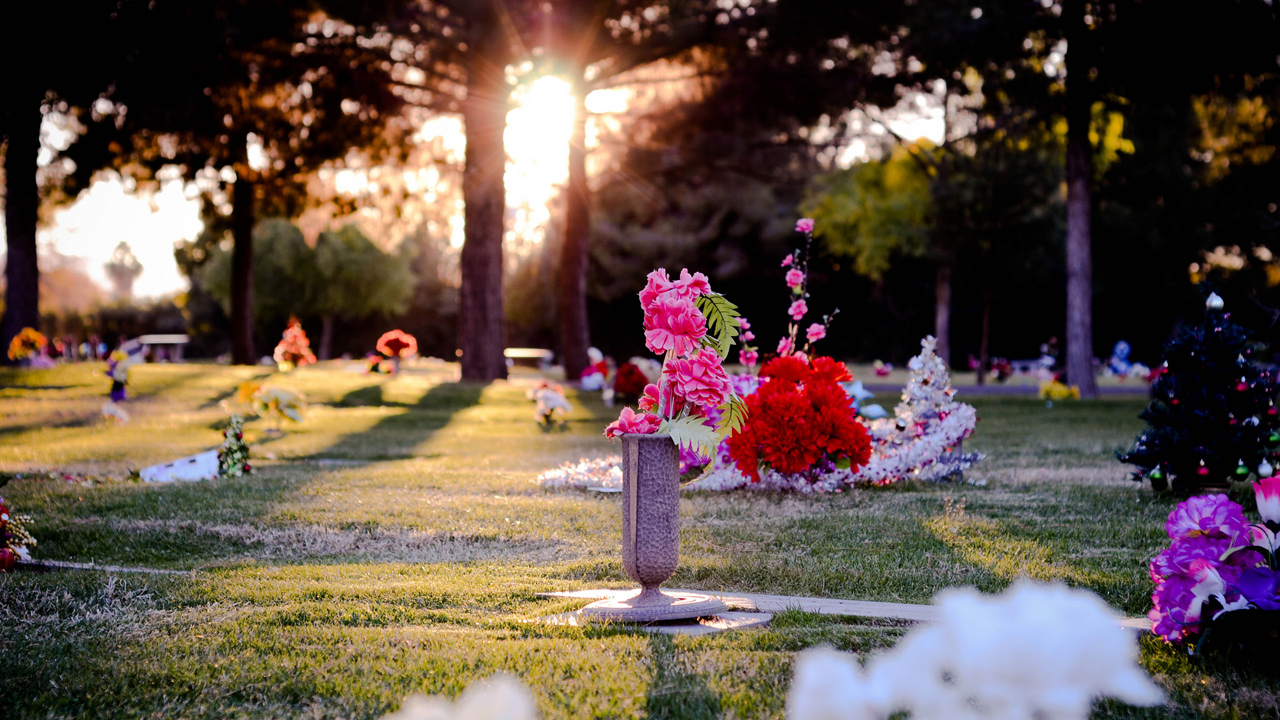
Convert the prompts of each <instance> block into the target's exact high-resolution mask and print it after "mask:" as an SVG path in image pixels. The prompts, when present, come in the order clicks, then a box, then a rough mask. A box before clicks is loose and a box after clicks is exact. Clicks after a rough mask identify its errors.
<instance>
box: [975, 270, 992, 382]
mask: <svg viewBox="0 0 1280 720" xmlns="http://www.w3.org/2000/svg"><path fill="white" fill-rule="evenodd" d="M990 367H991V288H989V287H984V288H983V289H982V337H981V338H979V340H978V384H979V385H986V384H987V369H988V368H990Z"/></svg>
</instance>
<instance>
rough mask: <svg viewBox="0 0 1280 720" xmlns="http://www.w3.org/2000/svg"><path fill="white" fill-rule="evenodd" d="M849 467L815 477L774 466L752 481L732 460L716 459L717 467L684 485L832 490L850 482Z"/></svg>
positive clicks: (815, 491)
mask: <svg viewBox="0 0 1280 720" xmlns="http://www.w3.org/2000/svg"><path fill="white" fill-rule="evenodd" d="M848 477H849V471H848V470H833V471H831V472H829V473H822V474H819V475H815V476H813V477H807V476H804V475H784V474H782V473H780V472H776V471H774V470H765V471H763V472H761V473H760V482H751V478H749V477H747V476H746V475H743V474H742V473H740V472H738V467H737V466H736V465H734V464H733V462H732V461H729V462H727V463H722V462H719V461H718V460H717V462H716V465H715V467H713V468H712V469H711V471H710V472H708V473H706V474H704V475H703V476H702V477H700V478H698V479H697V480H694V481H693V482H691V483H689V484H688V485H685V486H684V488H683V489H685V490H737V489H738V488H746V489H748V490H774V491H781V492H797V493H801V494H807V493H829V492H839V491H840V490H841V489H843V488H844V487H846V486H847V485H848Z"/></svg>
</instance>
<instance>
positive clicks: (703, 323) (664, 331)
mask: <svg viewBox="0 0 1280 720" xmlns="http://www.w3.org/2000/svg"><path fill="white" fill-rule="evenodd" d="M644 328H645V329H644V344H645V346H646V347H648V348H649V349H650V350H652V351H653V352H655V353H658V354H659V355H661V354H663V353H665V352H667V351H668V350H672V351H675V353H676V354H677V355H687V354H689V353H691V352H693V351H694V350H695V349H697V347H698V341H699V340H701V339H702V338H703V337H705V336H706V334H707V319H706V318H704V317H703V316H702V313H700V312H698V308H697V307H695V306H694V304H693V301H692V300H685V299H681V298H679V297H674V296H670V295H660V296H658V298H657V300H655V301H654V303H653V304H652V305H650V306H649V307H648V308H646V310H645V318H644Z"/></svg>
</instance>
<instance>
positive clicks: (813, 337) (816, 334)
mask: <svg viewBox="0 0 1280 720" xmlns="http://www.w3.org/2000/svg"><path fill="white" fill-rule="evenodd" d="M804 336H805V337H806V338H808V339H809V342H817V341H819V340H821V339H822V338H824V337H826V336H827V328H826V327H825V326H823V325H822V324H821V323H814V324H812V325H810V326H809V329H808V330H807V331H806V332H805V334H804Z"/></svg>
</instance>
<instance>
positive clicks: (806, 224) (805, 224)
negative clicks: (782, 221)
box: [796, 218, 813, 233]
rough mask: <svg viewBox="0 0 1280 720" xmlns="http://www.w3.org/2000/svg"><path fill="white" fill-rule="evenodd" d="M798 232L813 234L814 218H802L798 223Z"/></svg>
mask: <svg viewBox="0 0 1280 720" xmlns="http://www.w3.org/2000/svg"><path fill="white" fill-rule="evenodd" d="M796 232H802V233H811V232H813V218H800V219H799V220H797V221H796Z"/></svg>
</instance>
